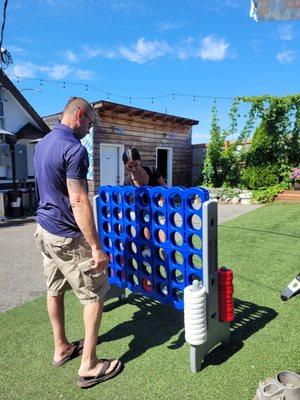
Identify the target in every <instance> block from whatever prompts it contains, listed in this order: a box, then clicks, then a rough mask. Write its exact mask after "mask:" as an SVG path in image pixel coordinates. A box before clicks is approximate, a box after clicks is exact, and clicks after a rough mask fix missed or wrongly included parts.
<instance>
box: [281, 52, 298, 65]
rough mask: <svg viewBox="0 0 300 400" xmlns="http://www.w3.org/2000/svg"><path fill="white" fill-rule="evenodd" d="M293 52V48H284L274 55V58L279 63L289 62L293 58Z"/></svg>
mask: <svg viewBox="0 0 300 400" xmlns="http://www.w3.org/2000/svg"><path fill="white" fill-rule="evenodd" d="M295 55H296V54H295V52H294V51H293V50H285V51H282V52H281V53H278V54H277V55H276V59H277V61H278V62H280V64H290V63H291V62H292V61H293V60H294V58H295Z"/></svg>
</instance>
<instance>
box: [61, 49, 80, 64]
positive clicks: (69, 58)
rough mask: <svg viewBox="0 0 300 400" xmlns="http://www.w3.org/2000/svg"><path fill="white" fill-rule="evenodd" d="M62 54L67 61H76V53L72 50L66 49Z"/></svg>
mask: <svg viewBox="0 0 300 400" xmlns="http://www.w3.org/2000/svg"><path fill="white" fill-rule="evenodd" d="M64 55H65V57H66V59H67V61H69V62H70V63H73V62H77V61H78V58H77V56H76V54H75V53H74V52H73V51H72V50H66V51H65V53H64Z"/></svg>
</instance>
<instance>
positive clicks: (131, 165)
mask: <svg viewBox="0 0 300 400" xmlns="http://www.w3.org/2000/svg"><path fill="white" fill-rule="evenodd" d="M122 158H123V162H124V165H125V167H126V169H127V170H128V171H129V172H130V182H126V183H125V184H127V185H128V184H129V185H134V186H144V185H148V186H166V183H165V181H164V179H163V177H162V176H161V174H160V172H159V171H158V170H157V169H156V168H152V170H151V169H150V168H149V167H144V166H142V164H141V156H140V153H139V152H138V150H137V149H136V148H134V147H133V148H132V149H128V150H126V151H125V152H124V153H123V157H122Z"/></svg>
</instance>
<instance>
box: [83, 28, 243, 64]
mask: <svg viewBox="0 0 300 400" xmlns="http://www.w3.org/2000/svg"><path fill="white" fill-rule="evenodd" d="M229 48H230V44H229V43H228V42H226V40H225V39H224V38H216V37H215V36H213V35H210V36H206V37H204V38H203V39H202V40H201V39H199V38H198V39H195V38H194V37H192V36H190V37H188V38H186V39H183V40H181V41H179V43H177V44H176V43H175V44H174V45H173V46H172V47H171V45H170V44H169V43H167V42H166V41H165V40H153V41H151V40H146V39H145V38H144V37H142V38H139V39H138V40H137V41H136V42H135V43H134V44H132V45H130V46H125V45H123V46H116V47H115V48H111V49H109V50H107V49H101V48H91V47H89V46H84V47H83V56H84V57H86V58H95V57H103V58H108V59H113V58H125V59H126V60H128V61H130V62H134V63H138V64H144V63H146V62H151V61H153V60H155V59H157V58H161V57H165V56H169V57H172V58H178V59H180V60H186V59H188V58H201V59H203V60H210V61H220V60H224V59H225V58H229V57H230V58H236V55H235V52H234V50H232V49H229ZM229 50H230V52H229Z"/></svg>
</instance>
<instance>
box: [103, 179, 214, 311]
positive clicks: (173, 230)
mask: <svg viewBox="0 0 300 400" xmlns="http://www.w3.org/2000/svg"><path fill="white" fill-rule="evenodd" d="M98 194H99V196H98V197H97V200H96V207H97V225H98V232H99V238H100V240H101V243H102V246H103V249H104V251H105V252H106V253H107V255H108V256H109V260H110V261H109V268H108V274H109V280H110V283H111V284H113V285H116V286H118V287H120V288H128V289H129V290H130V291H132V292H134V293H140V294H143V295H144V296H146V297H150V298H153V299H156V300H158V301H160V302H162V303H169V304H171V305H173V306H174V307H175V308H177V309H179V310H182V309H183V307H184V304H183V290H184V288H185V287H186V286H188V285H190V284H191V283H192V281H193V280H194V279H198V280H199V281H201V282H203V268H202V267H203V246H202V243H203V223H202V222H203V207H202V205H203V203H204V202H206V201H207V200H209V192H208V191H207V190H206V189H203V188H199V187H193V188H189V189H186V188H183V187H172V188H164V187H161V186H158V187H148V186H143V187H141V188H137V187H134V186H101V187H100V188H99V191H98Z"/></svg>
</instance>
